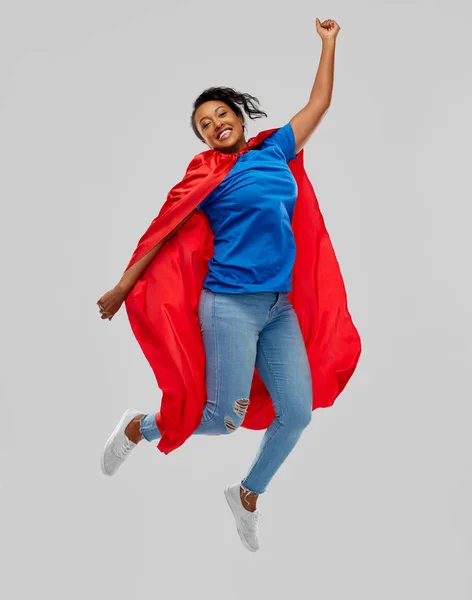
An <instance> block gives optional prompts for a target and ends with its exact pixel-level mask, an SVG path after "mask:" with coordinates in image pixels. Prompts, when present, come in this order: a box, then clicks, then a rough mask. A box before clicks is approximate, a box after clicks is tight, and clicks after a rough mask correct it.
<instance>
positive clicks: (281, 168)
mask: <svg viewBox="0 0 472 600" xmlns="http://www.w3.org/2000/svg"><path fill="white" fill-rule="evenodd" d="M295 157H296V154H295V138H294V135H293V129H292V126H291V125H290V123H287V124H286V125H285V126H284V127H281V128H280V129H278V130H277V131H275V132H274V133H273V134H271V135H270V136H269V137H267V138H266V139H265V140H264V141H263V142H262V143H261V144H258V145H257V146H255V147H254V148H252V149H251V150H249V151H248V152H246V153H245V154H242V155H241V156H239V157H238V159H237V160H236V162H235V164H234V166H233V168H232V169H231V171H230V172H229V173H228V175H227V176H226V177H225V179H224V180H223V181H222V182H221V183H220V184H219V185H218V186H217V187H216V188H215V189H214V190H213V191H212V192H211V193H210V194H209V195H208V196H207V197H206V198H205V200H204V201H203V202H201V203H200V204H199V205H198V207H197V208H199V209H200V208H201V209H202V210H203V211H204V213H205V214H206V215H207V217H208V221H209V224H210V227H211V230H212V232H213V235H214V240H213V245H214V255H213V257H212V258H211V259H210V261H209V263H208V273H207V275H206V277H205V281H204V282H203V287H204V288H208V289H210V290H212V291H214V292H226V293H231V294H244V293H250V292H289V291H291V290H292V269H293V264H294V262H295V239H294V236H293V231H292V216H293V210H294V207H295V201H296V199H297V195H298V189H297V183H296V181H295V178H294V177H293V175H292V172H291V171H290V169H289V167H288V165H287V163H288V162H289V161H290V160H292V159H293V158H295Z"/></svg>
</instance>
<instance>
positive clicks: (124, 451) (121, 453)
mask: <svg viewBox="0 0 472 600" xmlns="http://www.w3.org/2000/svg"><path fill="white" fill-rule="evenodd" d="M133 448H134V446H133V445H131V442H130V441H129V440H128V439H126V440H125V441H124V442H123V443H122V444H121V446H120V447H119V448H118V449H117V451H116V456H118V458H121V460H125V458H126V457H127V455H128V454H129V451H130V450H132V449H133Z"/></svg>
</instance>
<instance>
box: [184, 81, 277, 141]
mask: <svg viewBox="0 0 472 600" xmlns="http://www.w3.org/2000/svg"><path fill="white" fill-rule="evenodd" d="M209 100H221V101H223V102H225V104H227V105H228V106H229V107H230V108H231V109H232V110H233V111H234V112H235V113H236V115H237V116H238V117H241V116H242V117H243V129H246V121H245V119H244V115H243V113H242V111H241V108H240V107H239V105H240V106H242V107H243V109H244V112H245V113H246V114H247V116H248V117H249V118H250V119H260V118H261V117H267V113H265V112H264V111H263V110H260V108H258V107H257V105H258V104H259V100H258V99H257V98H255V97H254V96H251V95H250V94H242V93H240V92H237V91H236V90H234V89H233V88H229V87H211V88H207V89H206V90H205V91H203V92H202V93H201V94H200V96H198V98H197V99H196V100H195V102H194V103H193V111H192V116H191V117H190V124H191V127H192V129H193V132H194V133H195V135H196V136H197V137H198V139H199V140H201V141H202V142H203V141H204V140H203V138H202V136H201V135H200V132H199V131H198V129H197V125H196V123H195V113H196V112H197V109H198V107H199V106H201V105H202V104H203V103H204V102H208V101H209Z"/></svg>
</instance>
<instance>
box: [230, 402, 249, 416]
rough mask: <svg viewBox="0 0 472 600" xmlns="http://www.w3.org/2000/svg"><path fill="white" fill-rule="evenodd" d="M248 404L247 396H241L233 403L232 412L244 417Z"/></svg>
mask: <svg viewBox="0 0 472 600" xmlns="http://www.w3.org/2000/svg"><path fill="white" fill-rule="evenodd" d="M248 406H249V398H241V399H240V400H236V402H235V404H234V412H235V413H236V414H237V415H238V417H244V416H245V414H246V411H247V409H248Z"/></svg>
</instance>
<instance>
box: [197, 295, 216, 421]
mask: <svg viewBox="0 0 472 600" xmlns="http://www.w3.org/2000/svg"><path fill="white" fill-rule="evenodd" d="M211 301H212V302H211V327H212V330H213V339H214V340H215V345H214V352H215V373H214V376H215V378H216V383H217V385H215V389H216V396H215V410H214V411H213V412H212V413H211V415H210V418H209V419H206V420H202V421H201V422H202V423H204V424H205V425H207V424H208V423H210V422H211V421H213V419H214V418H215V415H216V414H217V412H218V407H219V405H220V386H219V385H218V377H219V372H220V365H219V359H220V356H219V354H218V339H217V331H218V329H217V328H216V323H215V316H216V307H215V304H216V294H213V297H212V298H211ZM207 393H208V390H207Z"/></svg>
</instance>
